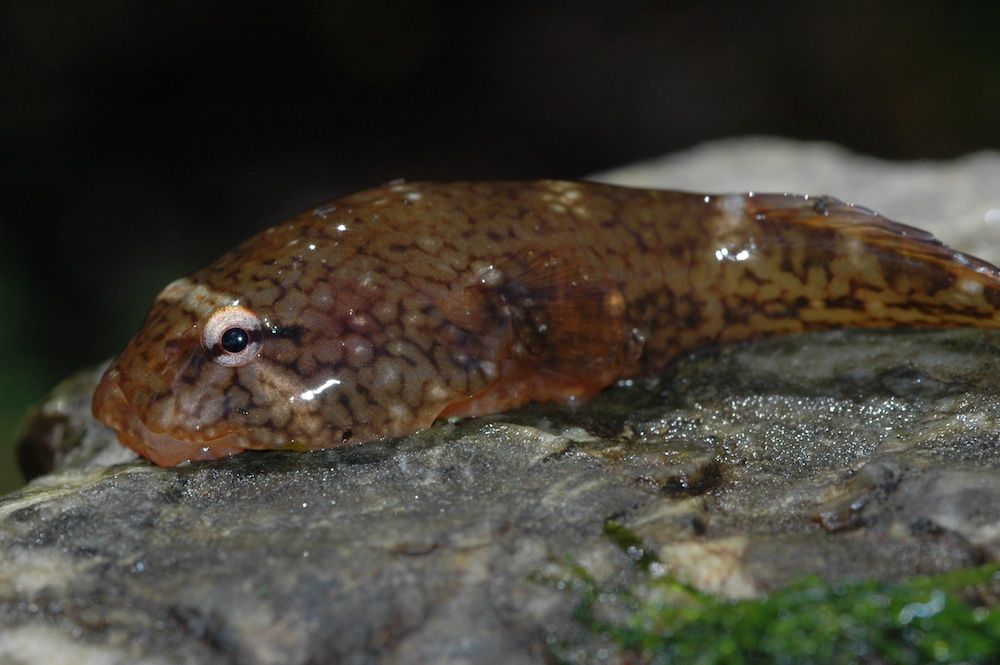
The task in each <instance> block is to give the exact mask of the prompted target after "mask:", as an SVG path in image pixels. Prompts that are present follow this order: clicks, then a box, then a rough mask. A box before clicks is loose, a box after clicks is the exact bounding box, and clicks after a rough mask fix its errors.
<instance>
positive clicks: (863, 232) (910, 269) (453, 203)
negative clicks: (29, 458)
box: [93, 181, 1000, 466]
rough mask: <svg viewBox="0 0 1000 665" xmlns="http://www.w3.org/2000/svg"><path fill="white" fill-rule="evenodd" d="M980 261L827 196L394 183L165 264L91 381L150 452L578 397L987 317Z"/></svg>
mask: <svg viewBox="0 0 1000 665" xmlns="http://www.w3.org/2000/svg"><path fill="white" fill-rule="evenodd" d="M998 308H1000V270H998V269H997V268H996V267H994V266H992V265H990V264H988V263H986V262H984V261H981V260H979V259H976V258H973V257H971V256H968V255H965V254H962V253H959V252H957V251H954V250H952V249H950V248H948V247H946V246H944V245H943V244H941V243H940V242H939V241H937V240H936V239H935V238H934V237H933V236H931V235H930V234H928V233H926V232H924V231H920V230H918V229H915V228H912V227H910V226H905V225H903V224H898V223H895V222H892V221H889V220H887V219H885V218H883V217H881V216H879V215H878V214H875V213H873V212H871V211H869V210H866V209H864V208H860V207H856V206H852V205H848V204H845V203H842V202H841V201H838V200H836V199H833V198H829V197H819V198H816V197H808V196H792V195H785V194H763V195H762V194H729V195H704V194H691V193H683V192H673V191H655V190H644V189H630V188H624V187H613V186H609V185H602V184H595V183H588V182H562V181H539V182H468V183H447V184H442V183H403V182H397V183H390V184H389V185H386V186H384V187H381V188H378V189H373V190H370V191H365V192H362V193H359V194H354V195H351V196H347V197H345V198H342V199H339V200H336V201H334V202H332V203H328V204H326V205H322V206H319V207H317V208H314V209H312V210H309V211H306V212H304V213H302V214H300V215H299V216H297V217H295V218H294V219H292V220H291V221H289V222H287V223H284V224H281V225H279V226H275V227H273V228H270V229H267V230H266V231H264V232H262V233H260V234H259V235H257V236H255V237H253V238H251V239H250V240H247V241H246V242H244V243H243V244H241V245H239V246H238V247H236V248H235V249H233V250H231V251H230V252H229V253H227V254H225V255H223V256H222V257H221V258H220V259H218V260H217V261H216V262H215V263H213V264H211V265H209V266H208V267H207V268H204V269H202V270H199V271H198V272H195V273H194V274H192V275H190V276H188V277H185V278H183V279H179V280H177V281H175V282H173V283H171V284H170V285H168V286H167V287H166V288H165V289H164V290H163V292H162V293H160V295H159V296H158V297H157V298H156V300H155V302H154V303H153V306H152V309H151V311H150V313H149V316H148V319H147V320H146V322H145V324H144V325H143V327H142V328H141V329H140V330H139V332H138V333H137V334H136V336H135V337H134V338H133V339H132V340H131V341H130V342H129V344H128V346H127V347H126V348H125V350H124V351H123V352H122V353H121V355H119V356H118V357H117V359H115V360H114V362H113V363H112V364H111V366H110V367H109V369H108V370H107V373H106V374H105V375H104V377H103V379H102V381H101V383H100V385H99V387H98V388H97V391H96V393H95V395H94V404H93V408H94V414H95V415H96V417H97V418H98V419H99V420H101V421H103V422H104V423H106V424H107V425H109V426H111V427H112V428H114V429H116V430H117V432H118V438H119V440H120V441H121V442H122V443H123V444H125V445H126V446H128V447H129V448H131V449H133V450H135V451H136V452H138V453H139V454H141V455H143V456H145V457H147V458H149V459H150V460H152V461H153V462H155V463H156V464H159V465H162V466H169V465H175V464H178V463H180V462H183V461H185V460H208V459H216V458H220V457H224V456H227V455H232V454H235V453H239V452H241V451H243V450H247V449H257V450H261V449H291V450H307V449H319V448H328V447H332V446H339V445H342V444H345V443H347V442H352V443H353V442H359V441H370V440H375V439H383V438H386V437H395V436H400V435H403V434H407V433H411V432H414V431H417V430H420V429H422V428H426V427H429V426H430V425H431V424H432V423H433V422H434V421H435V419H437V418H445V417H451V416H476V415H482V414H487V413H494V412H500V411H504V410H508V409H511V408H513V407H516V406H518V405H522V404H525V403H527V402H529V401H556V402H561V403H565V404H574V403H581V402H582V401H584V400H587V399H590V398H592V397H594V396H595V395H596V394H597V393H598V392H600V391H601V390H602V389H603V388H605V387H607V386H609V385H611V384H613V383H615V382H616V381H619V380H622V379H628V378H633V377H642V376H647V375H651V374H655V373H657V372H660V371H662V370H663V369H664V368H665V367H666V365H667V364H668V363H669V362H670V361H671V359H673V358H675V357H677V356H678V354H681V353H686V352H690V351H692V350H694V349H698V348H699V347H705V346H706V345H710V344H716V343H727V342H740V341H745V340H752V339H756V338H761V337H765V336H769V335H777V334H785V333H796V332H802V331H808V330H819V329H824V328H833V327H838V328H840V327H864V328H889V327H895V326H911V327H932V328H950V327H958V326H974V327H982V328H997V327H1000V309H998Z"/></svg>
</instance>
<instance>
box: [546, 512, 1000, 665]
mask: <svg viewBox="0 0 1000 665" xmlns="http://www.w3.org/2000/svg"><path fill="white" fill-rule="evenodd" d="M605 532H606V533H607V534H608V535H609V537H610V538H611V539H612V540H613V541H614V542H615V543H616V544H617V545H618V546H619V547H621V548H622V550H623V551H625V552H626V553H627V554H628V555H629V556H630V558H632V560H633V561H634V562H635V563H636V565H637V567H638V568H639V569H641V570H645V571H647V574H646V575H645V576H644V578H643V581H642V582H641V583H640V584H638V585H637V586H636V587H635V588H633V589H627V590H615V591H609V590H607V589H604V588H601V586H600V585H599V584H598V583H597V582H596V581H595V580H594V579H593V577H592V576H591V575H590V574H589V573H588V572H587V571H586V569H584V568H583V567H581V566H579V565H577V564H571V565H570V567H571V569H572V571H573V576H574V578H575V580H574V582H575V583H574V584H573V588H574V589H576V590H577V591H578V592H581V593H582V600H581V601H580V603H579V605H578V606H577V607H576V609H575V612H574V618H575V620H576V621H577V622H578V623H579V624H580V625H581V626H583V627H584V628H585V629H586V631H587V632H588V633H590V635H591V636H592V637H595V638H596V639H597V641H598V642H600V643H601V644H602V646H601V647H600V648H594V649H590V648H588V649H579V648H576V649H574V648H572V647H568V648H561V649H560V650H559V653H557V657H558V658H559V659H560V660H563V661H564V662H593V661H603V660H605V659H607V658H609V657H610V656H611V655H613V654H614V652H615V651H617V652H618V653H617V655H618V656H619V657H620V658H621V659H622V660H624V662H643V663H645V662H649V663H685V664H688V663H697V664H703V665H708V664H715V663H726V664H740V663H795V664H799V663H815V664H827V663H830V664H838V663H845V664H847V663H892V664H897V663H898V664H910V663H995V662H998V661H1000V565H998V564H991V565H988V566H982V567H977V568H968V569H962V570H956V571H953V572H949V573H944V574H940V575H934V576H920V577H914V578H911V579H909V580H906V581H902V582H893V583H889V582H878V581H864V582H852V583H834V584H831V583H827V582H824V581H822V580H820V579H818V578H814V577H811V578H806V579H803V580H801V581H799V582H797V583H795V584H792V585H790V586H788V587H785V588H783V589H780V590H777V591H774V592H772V593H771V594H769V595H768V596H767V597H766V598H763V599H759V600H739V601H732V600H726V599H721V598H717V597H715V596H712V595H709V594H705V593H701V592H699V591H697V590H696V589H694V588H692V587H691V586H689V585H687V584H684V583H682V582H680V581H678V580H677V579H675V578H673V577H671V576H670V575H669V574H666V573H665V572H664V570H663V566H662V564H659V563H658V562H656V561H655V557H653V556H652V555H650V554H649V553H648V550H647V549H646V548H645V547H643V545H642V543H641V542H640V540H639V539H638V537H637V536H635V534H633V533H631V532H630V531H629V530H628V529H627V528H626V527H624V526H622V525H620V524H618V523H616V522H613V521H609V522H608V523H607V525H606V526H605ZM550 643H551V642H550Z"/></svg>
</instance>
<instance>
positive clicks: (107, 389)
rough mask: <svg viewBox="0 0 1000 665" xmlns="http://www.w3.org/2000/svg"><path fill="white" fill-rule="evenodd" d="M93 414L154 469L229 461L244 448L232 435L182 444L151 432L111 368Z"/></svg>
mask: <svg viewBox="0 0 1000 665" xmlns="http://www.w3.org/2000/svg"><path fill="white" fill-rule="evenodd" d="M92 410H93V413H94V417H95V418H97V420H99V421H100V422H102V423H104V424H105V425H107V426H108V427H110V428H111V429H113V430H115V431H116V433H117V434H118V440H119V441H120V442H121V443H122V445H124V446H126V447H127V448H130V449H131V450H134V451H135V452H137V453H138V454H140V455H142V456H143V457H145V458H146V459H148V460H150V461H151V462H153V463H154V464H156V465H157V466H176V465H178V464H180V463H182V462H193V461H200V460H213V459H219V458H222V457H229V456H230V455H235V454H236V453H239V452H242V451H243V450H245V449H246V447H247V446H246V445H244V442H243V441H242V437H240V436H239V435H237V434H234V433H229V434H226V435H224V436H221V437H218V438H215V439H208V440H204V441H185V440H183V439H178V438H176V437H174V436H171V435H170V434H168V433H166V432H157V431H155V430H152V429H150V428H149V427H148V426H147V425H146V423H144V422H143V421H142V418H140V417H139V414H137V413H136V411H135V409H134V408H132V405H131V404H130V403H129V401H128V398H127V397H125V394H124V393H123V392H122V389H121V387H120V386H119V385H118V381H117V370H116V369H115V368H114V367H112V368H111V369H109V370H108V371H107V372H106V373H105V374H104V377H103V378H102V379H101V382H100V384H98V386H97V390H95V391H94V398H93V402H92Z"/></svg>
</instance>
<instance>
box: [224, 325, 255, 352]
mask: <svg viewBox="0 0 1000 665" xmlns="http://www.w3.org/2000/svg"><path fill="white" fill-rule="evenodd" d="M249 344H250V335H249V333H247V331H246V330H243V328H230V329H229V330H227V331H226V332H224V333H222V348H224V349H225V350H226V351H229V353H239V352H240V351H242V350H243V349H245V348H247V345H249Z"/></svg>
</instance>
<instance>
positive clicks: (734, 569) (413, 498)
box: [0, 139, 1000, 664]
mask: <svg viewBox="0 0 1000 665" xmlns="http://www.w3.org/2000/svg"><path fill="white" fill-rule="evenodd" d="M607 179H608V180H613V181H615V182H620V183H628V184H638V185H648V186H659V187H674V188H689V189H699V190H708V191H736V190H744V189H749V188H752V189H756V190H760V191H763V190H772V191H773V190H788V191H798V192H805V193H828V194H832V195H835V196H838V197H841V198H844V199H847V200H853V201H855V202H858V203H862V204H864V205H866V206H868V207H871V208H874V209H877V210H880V211H881V212H883V213H885V214H887V215H889V216H891V217H893V218H895V219H897V220H899V221H904V222H908V223H912V224H916V225H919V226H923V227H925V228H929V229H930V230H932V231H934V232H935V233H936V234H938V235H939V236H940V237H942V238H943V239H944V240H946V241H947V242H949V243H951V244H953V245H955V246H956V247H957V248H959V249H963V250H965V251H971V252H974V253H978V254H980V255H982V256H984V258H987V259H991V260H994V261H997V260H998V259H1000V251H998V250H997V247H1000V243H993V242H990V238H991V236H992V235H995V230H994V229H992V227H991V226H990V225H989V224H987V222H986V219H987V218H988V215H987V213H988V211H990V210H991V209H997V208H1000V194H998V193H997V189H996V183H997V182H1000V155H997V154H981V155H976V156H971V157H968V158H965V159H962V160H957V161H954V162H950V163H942V164H927V163H925V164H918V165H915V164H889V163H885V162H878V161H876V160H872V159H868V158H863V157H858V156H855V155H851V154H848V153H846V152H844V151H842V150H840V149H838V148H836V147H832V146H827V145H820V144H801V143H795V142H790V141H784V140H774V139H740V140H733V141H726V142H720V143H716V144H710V145H707V146H703V147H701V148H697V149H694V150H692V151H689V152H686V153H683V154H679V155H675V156H672V157H669V158H666V159H665V160H662V161H660V162H656V163H652V164H648V165H639V166H636V167H631V168H628V169H623V170H621V171H619V172H617V173H615V174H610V175H609V176H608V177H607ZM990 197H993V198H992V199H991V198H990ZM990 219H992V217H990ZM998 375H1000V334H998V333H987V332H982V331H972V330H958V331H948V332H931V331H892V332H863V331H838V332H828V333H821V334H810V335H802V336H797V337H788V338H781V339H774V340H769V341H766V342H763V343H757V344H753V345H745V346H739V347H727V348H722V349H709V350H706V351H705V352H703V353H700V354H698V355H695V356H691V357H687V358H684V359H682V360H681V361H680V362H678V363H676V364H675V365H674V366H673V367H672V369H671V370H670V371H669V372H667V373H666V374H665V375H663V376H662V377H660V378H659V379H658V380H655V381H649V382H636V383H634V384H632V385H623V386H619V387H617V388H614V389H612V390H609V391H607V392H606V393H604V394H603V395H601V396H600V397H599V398H598V399H597V400H596V401H595V402H593V403H591V404H589V405H586V406H584V407H582V408H580V409H577V410H568V409H564V408H559V407H552V406H533V407H530V408H527V409H522V410H519V411H517V412H515V413H512V414H507V415H500V416H492V417H488V418H479V419H470V420H464V421H460V422H448V423H440V424H439V425H437V426H436V427H434V428H432V429H431V430H428V431H426V432H423V433H420V434H417V435H414V436H410V437H406V438H404V439H399V440H395V441H390V442H386V443H382V444H368V445H361V446H355V447H349V448H342V449H339V450H332V451H322V452H317V453H309V454H293V453H248V454H244V455H241V456H238V457H236V458H232V459H229V460H225V461H221V462H213V463H201V464H193V465H187V466H182V467H179V468H174V469H160V468H156V467H153V466H150V465H149V464H147V463H145V462H141V461H137V460H136V459H135V457H134V455H132V454H131V453H129V452H128V451H126V450H124V449H123V448H121V447H120V446H118V445H117V444H116V443H115V442H114V440H113V437H112V435H111V434H110V433H109V432H108V431H107V430H105V429H104V428H102V427H101V426H99V425H98V424H96V423H95V422H94V421H93V420H92V419H90V417H89V412H88V408H87V407H88V402H89V394H90V391H92V389H93V386H94V383H95V381H96V379H97V376H98V370H89V371H87V372H83V373H81V374H80V375H78V376H76V377H73V378H72V379H70V380H68V381H67V382H66V383H64V384H63V385H61V386H59V387H57V388H56V389H55V391H54V392H53V394H52V396H51V397H50V398H49V399H48V400H47V401H46V402H45V403H43V404H42V405H40V406H39V407H38V408H37V409H36V410H35V411H34V412H33V413H32V414H29V416H28V418H27V420H26V422H25V425H24V429H23V431H22V440H21V451H20V453H21V464H22V467H23V468H25V469H26V470H27V471H28V472H29V473H32V474H42V475H39V476H38V477H37V478H35V480H34V481H33V482H32V483H31V484H29V485H28V486H27V487H26V488H24V489H23V490H20V491H18V492H15V493H14V494H11V495H8V496H6V497H3V498H2V499H0V663H59V662H66V663H70V662H73V663H250V664H258V663H261V664H263V663H282V664H284V663H292V664H294V663H303V664H305V663H309V664H319V663H428V662H433V663H538V662H545V661H546V659H547V657H548V653H549V652H548V647H547V645H548V643H549V641H550V640H551V639H565V638H566V637H567V636H571V637H572V638H573V639H586V636H584V635H582V634H581V633H579V631H575V630H574V628H573V622H572V619H571V611H572V609H573V606H574V596H573V594H572V593H571V592H570V591H568V590H559V589H558V588H556V587H555V586H553V585H552V584H549V583H546V582H545V579H546V578H554V577H562V576H565V575H566V569H567V560H568V559H567V557H571V558H572V559H573V560H575V561H577V562H579V563H581V564H582V565H583V566H585V567H586V568H587V569H588V570H589V571H590V572H591V573H592V574H593V575H594V576H595V577H596V578H597V579H598V580H599V581H601V582H602V583H605V584H608V585H612V586H613V585H616V584H626V583H628V582H630V581H631V580H632V578H633V576H634V575H635V574H636V570H635V567H634V566H633V565H632V562H631V560H630V558H629V556H628V553H626V552H622V551H621V550H620V549H619V548H618V547H617V546H616V545H615V544H614V543H612V542H611V541H610V540H609V538H608V537H606V536H605V535H604V525H605V523H606V522H607V520H609V519H614V520H616V521H617V522H619V523H622V524H624V525H626V526H627V527H629V528H630V529H631V530H633V531H634V532H635V533H637V534H638V535H639V536H640V537H641V538H642V539H643V540H644V541H645V543H646V544H647V545H648V546H649V547H650V548H652V549H653V550H654V551H655V552H656V554H657V555H658V556H659V557H660V559H661V560H662V561H663V562H664V563H665V565H666V566H667V568H668V569H669V570H670V571H671V572H672V573H674V574H676V575H678V576H679V577H681V578H683V579H686V580H689V581H691V582H692V583H693V584H695V585H696V586H698V587H699V588H702V589H706V590H710V591H713V592H716V593H719V594H723V595H727V596H731V597H752V596H756V595H759V594H762V593H766V592H767V591H768V590H769V589H772V588H775V587H777V586H780V585H783V584H786V583H788V582H789V581H791V580H794V579H796V578H799V577H801V576H803V575H805V574H817V575H820V576H822V577H824V578H827V579H830V580H834V579H857V578H870V577H875V578H880V579H898V578H902V577H906V576H908V575H912V574H914V573H922V572H933V571H939V570H945V569H950V568H955V567H959V566H965V565H971V564H975V563H980V562H984V561H992V560H998V559H1000V399H998V397H1000V387H998V385H997V381H996V377H997V376H998ZM43 472H45V473H43Z"/></svg>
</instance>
